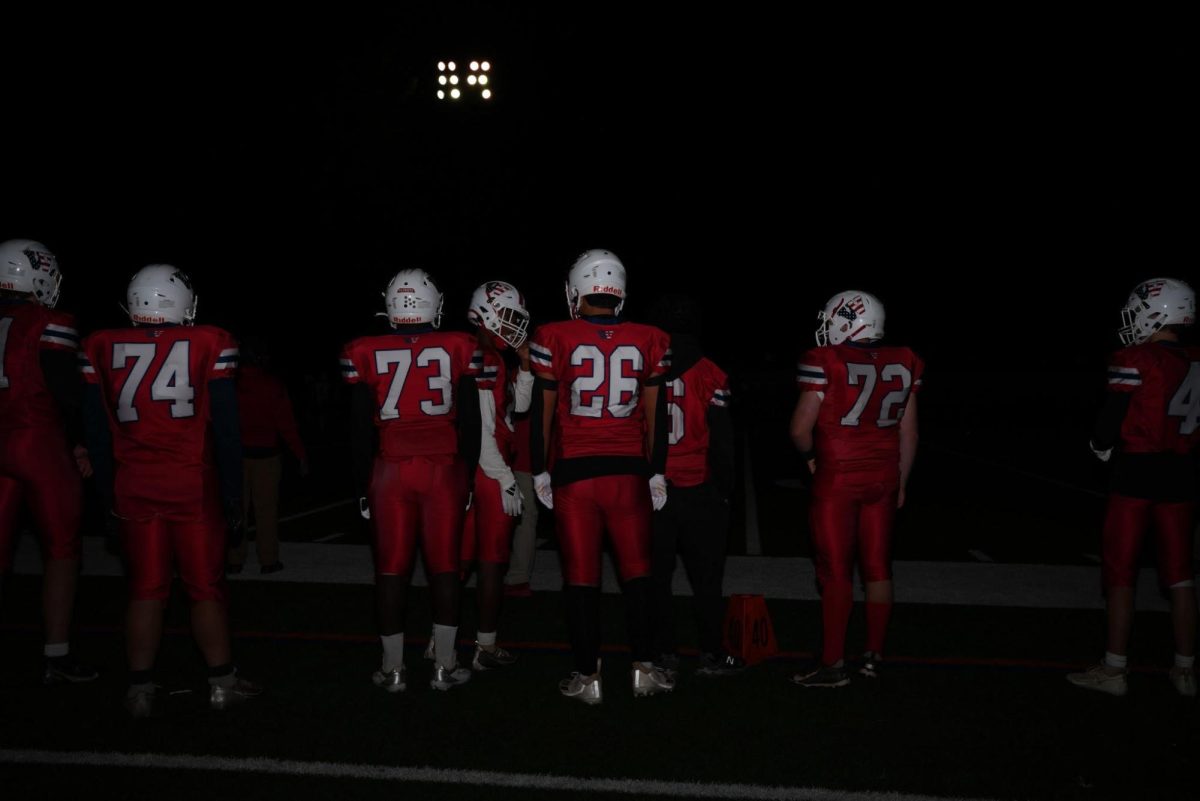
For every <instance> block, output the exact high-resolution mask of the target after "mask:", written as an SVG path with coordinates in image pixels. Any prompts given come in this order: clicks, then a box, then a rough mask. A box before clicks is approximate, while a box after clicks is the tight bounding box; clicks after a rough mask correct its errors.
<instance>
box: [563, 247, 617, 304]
mask: <svg viewBox="0 0 1200 801" xmlns="http://www.w3.org/2000/svg"><path fill="white" fill-rule="evenodd" d="M588 295H615V296H616V297H618V298H620V299H621V302H620V303H618V304H617V307H616V308H615V309H614V310H613V314H614V315H619V314H620V313H621V307H622V306H624V305H625V265H623V264H621V260H620V259H618V258H617V255H616V254H615V253H613V252H612V251H609V250H589V251H587V252H586V253H584V254H583V255H581V256H580V257H579V258H577V259H576V260H575V264H574V265H572V266H571V271H570V272H569V273H567V308H568V309H569V310H570V312H571V319H575V318H577V317H579V299H580V298H583V297H587V296H588Z"/></svg>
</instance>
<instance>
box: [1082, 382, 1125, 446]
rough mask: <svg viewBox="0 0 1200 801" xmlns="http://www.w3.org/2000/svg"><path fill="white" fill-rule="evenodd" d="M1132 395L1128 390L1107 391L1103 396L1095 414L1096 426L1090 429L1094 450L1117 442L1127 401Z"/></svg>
mask: <svg viewBox="0 0 1200 801" xmlns="http://www.w3.org/2000/svg"><path fill="white" fill-rule="evenodd" d="M1132 399H1133V396H1132V395H1130V394H1129V393H1128V392H1109V393H1107V394H1106V395H1105V397H1104V405H1103V406H1101V407H1100V413H1099V414H1097V415H1096V428H1095V429H1094V430H1093V431H1092V445H1093V446H1095V448H1096V450H1100V451H1106V450H1108V449H1109V448H1111V447H1113V446H1114V445H1116V444H1117V442H1118V441H1119V440H1120V438H1121V423H1122V422H1124V421H1125V413H1126V412H1127V411H1129V402H1130V401H1131V400H1132Z"/></svg>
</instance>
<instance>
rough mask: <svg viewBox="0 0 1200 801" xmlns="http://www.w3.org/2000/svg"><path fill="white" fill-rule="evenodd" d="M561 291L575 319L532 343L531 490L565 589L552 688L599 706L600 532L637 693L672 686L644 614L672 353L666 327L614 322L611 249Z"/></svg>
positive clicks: (616, 291)
mask: <svg viewBox="0 0 1200 801" xmlns="http://www.w3.org/2000/svg"><path fill="white" fill-rule="evenodd" d="M566 288H567V305H568V309H569V310H570V314H571V318H572V319H570V320H568V321H566V322H560V323H550V324H549V325H544V326H542V327H540V328H539V329H538V330H537V332H536V333H535V334H534V336H533V342H532V344H531V345H530V355H531V358H532V361H533V365H534V374H535V375H536V377H537V380H536V383H535V388H534V401H533V424H532V439H533V440H534V442H533V443H532V445H531V451H532V457H533V471H534V474H535V475H534V486H535V491H536V493H537V495H538V498H539V499H540V500H541V501H542V503H543V504H544V505H545V506H547V507H548V508H551V509H553V510H554V520H555V526H556V530H557V534H558V540H559V547H560V553H561V556H562V563H563V578H564V580H565V583H566V585H567V586H566V592H565V594H566V604H567V625H568V628H569V629H570V635H571V650H572V654H573V658H574V662H575V672H574V673H572V675H571V677H570V678H568V679H565V680H563V681H562V682H561V683H560V685H559V690H560V692H562V694H563V695H565V696H567V697H570V698H575V699H577V700H580V701H583V702H585V703H589V704H597V703H600V702H601V700H602V692H601V685H600V660H599V655H600V610H599V606H600V558H601V553H602V545H603V543H602V537H603V535H604V533H605V532H607V533H608V537H609V539H610V541H611V543H612V546H613V551H614V552H615V555H616V562H617V570H618V572H619V573H620V578H621V581H622V582H623V591H624V594H625V597H626V603H627V605H628V609H629V614H628V619H629V635H630V644H631V646H632V650H633V660H634V664H633V675H632V678H633V692H634V695H639V696H640V695H651V694H654V693H658V692H669V691H670V690H672V689H674V687H675V682H674V680H673V679H672V678H671V677H670V676H669V675H667V673H666V672H665V671H663V670H662V669H661V668H659V667H657V666H655V664H654V662H653V659H654V637H653V631H652V621H651V609H650V606H651V588H650V529H651V510H652V507H653V508H661V507H662V506H663V505H664V504H665V503H666V502H667V484H666V479H665V477H664V475H663V473H664V471H665V469H666V435H667V431H666V425H665V416H666V404H665V403H661V404H660V403H659V399H660V392H659V388H660V386H661V384H662V381H663V376H664V375H665V374H666V372H667V369H668V368H669V367H670V361H671V351H670V345H669V338H668V337H667V335H666V334H665V333H664V332H662V331H660V330H659V329H657V328H654V327H652V326H648V325H640V324H637V323H631V322H626V321H625V320H623V319H622V318H621V307H622V306H623V305H624V303H625V267H624V266H623V265H622V264H621V262H620V260H619V259H617V257H616V256H615V255H613V254H612V253H611V252H609V251H607V250H589V251H587V252H586V253H584V254H582V255H581V256H580V257H579V258H578V259H577V260H576V261H575V264H574V266H572V267H571V270H570V273H569V275H568V278H567V287H566ZM663 400H664V401H665V398H663ZM552 427H554V434H555V437H554V438H553V440H552V437H551V433H552ZM552 441H553V442H554V443H555V445H554V452H553V453H552V454H551V452H550V448H549V445H548V443H550V442H552Z"/></svg>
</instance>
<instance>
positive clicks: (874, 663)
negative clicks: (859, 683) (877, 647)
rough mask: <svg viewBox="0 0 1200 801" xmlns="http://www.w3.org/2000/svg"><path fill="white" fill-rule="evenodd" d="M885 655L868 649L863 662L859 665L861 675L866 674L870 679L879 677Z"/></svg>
mask: <svg viewBox="0 0 1200 801" xmlns="http://www.w3.org/2000/svg"><path fill="white" fill-rule="evenodd" d="M882 662H883V657H882V656H880V655H879V654H877V653H875V652H874V651H867V652H866V653H865V654H863V656H862V662H860V663H859V665H858V673H859V675H860V676H866V677H867V678H868V679H877V678H879V669H880V667H881V663H882Z"/></svg>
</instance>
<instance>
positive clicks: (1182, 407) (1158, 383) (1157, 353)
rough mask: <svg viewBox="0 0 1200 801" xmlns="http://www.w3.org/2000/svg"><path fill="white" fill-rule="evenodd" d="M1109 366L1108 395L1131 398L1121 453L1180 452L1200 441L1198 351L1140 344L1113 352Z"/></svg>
mask: <svg viewBox="0 0 1200 801" xmlns="http://www.w3.org/2000/svg"><path fill="white" fill-rule="evenodd" d="M1110 365H1111V366H1110V367H1109V368H1108V389H1109V391H1110V392H1124V393H1128V394H1129V395H1130V396H1131V397H1130V399H1129V409H1128V411H1126V413H1125V418H1124V420H1123V421H1122V422H1121V444H1120V446H1119V447H1120V450H1121V451H1123V452H1125V453H1160V452H1164V451H1169V452H1173V453H1179V454H1186V453H1188V452H1189V451H1191V450H1192V449H1193V448H1194V447H1196V445H1197V443H1200V347H1184V346H1181V345H1176V344H1174V343H1167V342H1145V343H1143V344H1141V345H1131V346H1129V347H1127V348H1122V349H1121V350H1119V351H1117V352H1116V353H1114V354H1113V356H1112V359H1111V362H1110Z"/></svg>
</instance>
